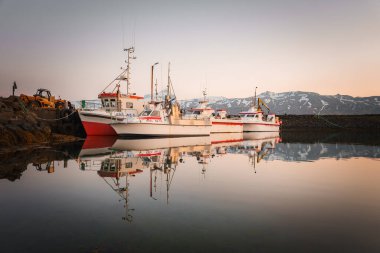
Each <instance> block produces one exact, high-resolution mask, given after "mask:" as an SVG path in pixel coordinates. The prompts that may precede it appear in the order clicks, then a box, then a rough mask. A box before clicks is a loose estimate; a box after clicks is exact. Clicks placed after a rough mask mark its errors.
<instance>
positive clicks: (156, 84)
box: [154, 78, 158, 101]
mask: <svg viewBox="0 0 380 253" xmlns="http://www.w3.org/2000/svg"><path fill="white" fill-rule="evenodd" d="M154 85H155V88H156V98H155V99H156V101H158V100H157V99H158V90H157V86H158V83H157V78H156V83H155V84H154Z"/></svg>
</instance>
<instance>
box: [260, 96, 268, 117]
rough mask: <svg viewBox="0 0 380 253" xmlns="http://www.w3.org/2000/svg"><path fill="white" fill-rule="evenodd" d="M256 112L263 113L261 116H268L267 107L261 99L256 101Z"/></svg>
mask: <svg viewBox="0 0 380 253" xmlns="http://www.w3.org/2000/svg"><path fill="white" fill-rule="evenodd" d="M257 110H258V111H260V112H263V114H265V115H268V114H269V112H270V109H269V107H268V106H267V105H266V104H265V103H264V101H263V100H262V99H261V98H258V99H257ZM264 110H265V111H264Z"/></svg>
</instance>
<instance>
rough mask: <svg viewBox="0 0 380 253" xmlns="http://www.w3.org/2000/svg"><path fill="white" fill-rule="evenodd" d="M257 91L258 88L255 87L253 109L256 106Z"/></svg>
mask: <svg viewBox="0 0 380 253" xmlns="http://www.w3.org/2000/svg"><path fill="white" fill-rule="evenodd" d="M256 90H257V87H255V98H254V99H253V107H255V106H256Z"/></svg>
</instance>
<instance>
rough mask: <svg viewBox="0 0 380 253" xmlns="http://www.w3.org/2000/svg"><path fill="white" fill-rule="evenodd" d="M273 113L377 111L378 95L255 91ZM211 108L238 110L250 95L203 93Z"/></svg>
mask: <svg viewBox="0 0 380 253" xmlns="http://www.w3.org/2000/svg"><path fill="white" fill-rule="evenodd" d="M258 97H259V98H261V99H262V100H263V101H264V102H265V103H266V104H267V105H268V106H269V108H270V109H271V112H273V113H276V114H280V115H282V114H321V115H326V114H330V115H347V114H380V96H372V97H351V96H347V95H340V94H337V95H333V96H326V95H320V94H318V93H314V92H302V91H293V92H282V93H274V92H269V91H266V92H264V93H261V94H259V95H258ZM207 99H208V100H209V105H210V106H211V107H212V108H213V109H226V110H227V111H228V113H229V114H238V113H239V112H241V111H244V110H247V109H248V108H249V107H250V106H251V103H252V101H253V97H246V98H225V97H207ZM179 102H180V103H181V105H182V107H184V108H187V109H189V108H193V107H196V106H197V103H198V99H189V100H181V101H179Z"/></svg>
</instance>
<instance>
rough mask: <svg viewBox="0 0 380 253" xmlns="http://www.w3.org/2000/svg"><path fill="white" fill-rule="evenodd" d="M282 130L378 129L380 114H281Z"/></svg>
mask: <svg viewBox="0 0 380 253" xmlns="http://www.w3.org/2000/svg"><path fill="white" fill-rule="evenodd" d="M280 118H281V120H282V122H283V124H282V126H281V130H282V131H298V130H313V131H314V130H339V131H340V130H344V131H345V130H358V131H370V132H377V131H380V115H377V114H374V115H319V116H318V115H281V116H280Z"/></svg>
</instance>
